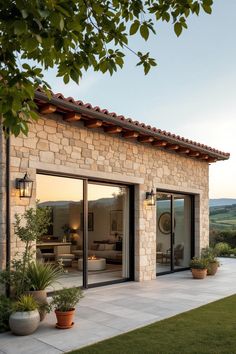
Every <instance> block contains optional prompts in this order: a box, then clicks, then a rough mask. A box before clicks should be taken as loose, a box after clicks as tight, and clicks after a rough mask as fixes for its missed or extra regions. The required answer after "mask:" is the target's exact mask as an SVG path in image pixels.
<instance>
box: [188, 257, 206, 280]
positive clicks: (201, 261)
mask: <svg viewBox="0 0 236 354" xmlns="http://www.w3.org/2000/svg"><path fill="white" fill-rule="evenodd" d="M207 265H208V262H207V260H206V259H205V258H197V257H194V258H193V259H192V260H191V262H190V268H191V271H192V276H193V278H194V279H204V278H205V277H206V275H207Z"/></svg>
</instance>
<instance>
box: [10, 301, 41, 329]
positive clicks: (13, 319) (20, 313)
mask: <svg viewBox="0 0 236 354" xmlns="http://www.w3.org/2000/svg"><path fill="white" fill-rule="evenodd" d="M39 322H40V316H39V312H38V303H37V302H36V300H35V299H34V298H33V297H32V296H31V295H21V296H20V298H19V300H18V301H17V302H16V303H15V304H14V305H13V312H12V314H11V315H10V318H9V326H10V329H11V331H12V333H14V334H17V335H19V336H26V335H28V334H31V333H33V332H34V331H36V329H37V328H38V325H39Z"/></svg>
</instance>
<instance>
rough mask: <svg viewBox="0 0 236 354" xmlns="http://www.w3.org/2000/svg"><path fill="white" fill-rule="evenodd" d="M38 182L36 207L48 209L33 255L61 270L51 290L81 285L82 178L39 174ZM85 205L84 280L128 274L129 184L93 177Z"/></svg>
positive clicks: (109, 278) (125, 276) (115, 278)
mask: <svg viewBox="0 0 236 354" xmlns="http://www.w3.org/2000/svg"><path fill="white" fill-rule="evenodd" d="M36 182H37V188H36V193H37V199H38V201H39V202H38V207H42V208H45V207H48V208H50V211H51V225H50V226H49V228H48V231H47V234H46V235H44V236H43V237H42V238H41V239H40V240H38V242H37V246H36V249H37V258H38V259H39V260H40V261H42V262H50V263H53V264H61V265H62V267H63V270H64V273H63V275H62V276H61V278H60V281H59V282H58V283H57V284H54V286H53V289H51V290H56V289H58V288H61V287H71V286H83V276H84V273H83V254H84V251H85V250H84V247H83V230H84V227H83V220H84V215H83V210H84V209H83V203H84V198H83V193H84V191H83V181H82V180H81V179H75V178H68V177H61V176H50V175H44V174H37V180H36ZM87 203H88V212H87V226H88V228H87V229H88V245H87V248H88V249H87V254H88V262H87V281H88V284H95V283H96V284H97V283H104V282H110V281H117V280H121V279H126V278H128V277H129V212H128V211H129V188H128V187H125V186H117V185H109V184H104V183H97V182H92V181H91V182H89V183H88V186H87ZM49 290H50V289H49Z"/></svg>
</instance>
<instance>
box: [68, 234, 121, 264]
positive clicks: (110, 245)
mask: <svg viewBox="0 0 236 354" xmlns="http://www.w3.org/2000/svg"><path fill="white" fill-rule="evenodd" d="M72 253H73V254H74V255H75V257H76V258H82V257H83V250H82V245H78V246H77V249H75V250H73V251H72ZM88 256H96V257H97V258H105V259H106V263H116V264H121V263H122V242H121V241H118V242H114V241H113V242H111V241H108V240H103V241H93V243H92V244H90V246H89V249H88Z"/></svg>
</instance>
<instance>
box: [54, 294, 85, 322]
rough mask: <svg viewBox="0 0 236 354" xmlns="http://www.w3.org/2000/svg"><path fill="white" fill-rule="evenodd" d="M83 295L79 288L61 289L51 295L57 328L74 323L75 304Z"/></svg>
mask: <svg viewBox="0 0 236 354" xmlns="http://www.w3.org/2000/svg"><path fill="white" fill-rule="evenodd" d="M82 297H83V294H82V290H81V289H80V288H70V289H65V288H64V289H62V290H60V291H58V292H56V293H55V294H54V295H53V297H52V302H51V306H52V307H53V308H55V314H56V316H57V324H56V327H57V328H61V329H67V328H71V327H72V326H73V325H74V322H73V318H74V313H75V305H76V304H77V303H78V302H79V301H80V299H81V298H82Z"/></svg>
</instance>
